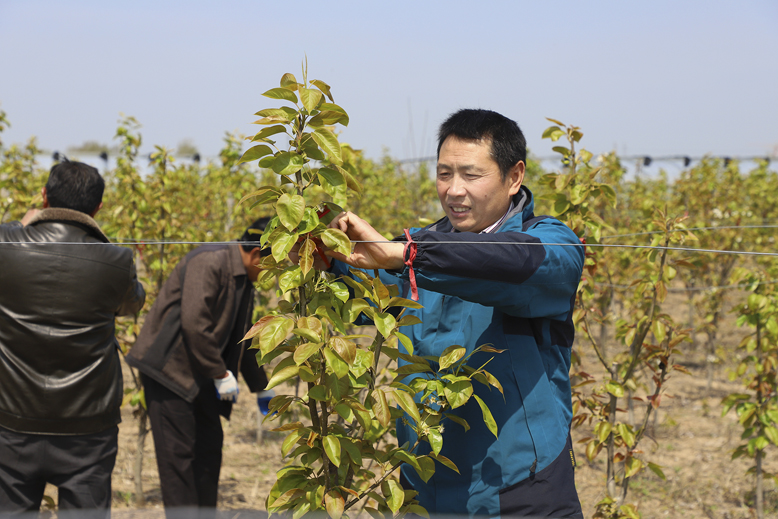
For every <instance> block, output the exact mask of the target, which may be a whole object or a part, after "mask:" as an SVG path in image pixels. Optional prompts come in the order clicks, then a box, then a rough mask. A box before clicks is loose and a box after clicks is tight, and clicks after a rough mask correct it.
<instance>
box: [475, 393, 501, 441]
mask: <svg viewBox="0 0 778 519" xmlns="http://www.w3.org/2000/svg"><path fill="white" fill-rule="evenodd" d="M473 398H475V401H476V402H478V405H479V406H481V413H482V414H483V415H484V423H485V424H486V427H488V428H489V430H490V431H491V432H492V434H493V435H494V437H495V438H497V422H495V421H494V417H493V416H492V412H491V411H490V410H489V408H488V407H487V406H486V403H485V402H484V401H483V400H481V397H479V396H478V395H473Z"/></svg>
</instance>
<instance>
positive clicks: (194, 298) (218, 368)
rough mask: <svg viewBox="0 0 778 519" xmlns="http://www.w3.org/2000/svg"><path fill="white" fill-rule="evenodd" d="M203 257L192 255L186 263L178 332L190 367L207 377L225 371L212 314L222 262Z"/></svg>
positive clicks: (216, 302) (220, 281) (216, 300)
mask: <svg viewBox="0 0 778 519" xmlns="http://www.w3.org/2000/svg"><path fill="white" fill-rule="evenodd" d="M207 256H210V255H208V254H202V255H200V256H196V257H195V258H193V259H192V260H191V261H189V263H188V264H187V267H186V274H185V276H184V280H183V286H182V287H181V333H182V334H183V336H184V342H185V343H186V345H187V348H188V349H189V353H190V361H191V362H192V368H193V369H194V370H195V371H197V372H199V373H201V374H202V375H204V376H205V377H207V378H216V377H221V376H222V375H224V373H225V372H226V371H227V367H226V365H225V364H224V360H223V359H222V356H221V344H220V341H219V337H218V336H217V334H216V323H217V322H218V321H219V318H220V316H219V315H216V314H215V309H216V308H217V304H218V301H219V297H220V295H221V291H222V271H221V269H222V264H221V262H215V261H206V260H205V259H204V258H206V257H207Z"/></svg>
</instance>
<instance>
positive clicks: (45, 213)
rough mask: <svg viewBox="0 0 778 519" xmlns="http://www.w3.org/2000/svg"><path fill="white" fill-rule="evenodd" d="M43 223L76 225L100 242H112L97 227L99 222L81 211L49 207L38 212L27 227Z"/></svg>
mask: <svg viewBox="0 0 778 519" xmlns="http://www.w3.org/2000/svg"><path fill="white" fill-rule="evenodd" d="M42 222H61V223H70V224H76V225H78V226H80V227H84V228H86V230H87V231H89V232H90V233H91V234H93V235H95V236H96V237H97V238H98V239H99V240H100V241H103V242H105V243H109V242H110V240H108V237H107V236H106V235H105V234H104V233H103V231H102V230H101V229H100V226H99V225H97V222H95V221H94V219H92V217H91V216H89V215H88V214H86V213H82V212H81V211H75V210H73V209H66V208H64V207H48V208H46V209H41V210H40V211H38V213H37V214H36V215H35V216H33V217H32V218H31V219H30V221H29V223H28V224H27V225H35V224H37V223H42Z"/></svg>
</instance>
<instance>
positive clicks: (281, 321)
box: [257, 315, 294, 355]
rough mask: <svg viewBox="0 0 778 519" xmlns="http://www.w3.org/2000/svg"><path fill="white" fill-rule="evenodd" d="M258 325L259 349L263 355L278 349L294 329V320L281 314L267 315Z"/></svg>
mask: <svg viewBox="0 0 778 519" xmlns="http://www.w3.org/2000/svg"><path fill="white" fill-rule="evenodd" d="M257 325H258V327H257V333H258V335H259V349H260V351H261V352H262V354H263V355H267V354H268V353H269V352H270V351H272V350H274V349H276V348H277V347H278V345H279V344H281V343H282V342H284V341H285V340H286V338H287V336H288V335H289V334H290V333H292V330H293V329H294V321H293V320H292V319H289V318H288V317H284V316H280V315H274V316H265V317H263V318H261V319H260V320H259V322H258V323H257Z"/></svg>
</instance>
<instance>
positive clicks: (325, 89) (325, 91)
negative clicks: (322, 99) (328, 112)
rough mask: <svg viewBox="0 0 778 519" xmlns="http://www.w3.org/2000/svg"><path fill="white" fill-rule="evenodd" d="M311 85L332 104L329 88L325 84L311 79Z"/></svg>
mask: <svg viewBox="0 0 778 519" xmlns="http://www.w3.org/2000/svg"><path fill="white" fill-rule="evenodd" d="M311 84H312V85H313V86H315V87H316V88H318V89H319V90H321V91H322V93H323V94H324V95H326V96H327V97H328V98H329V100H330V101H331V102H334V99H332V93H331V92H330V86H329V85H328V84H327V83H325V82H324V81H322V80H320V79H312V80H311Z"/></svg>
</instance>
